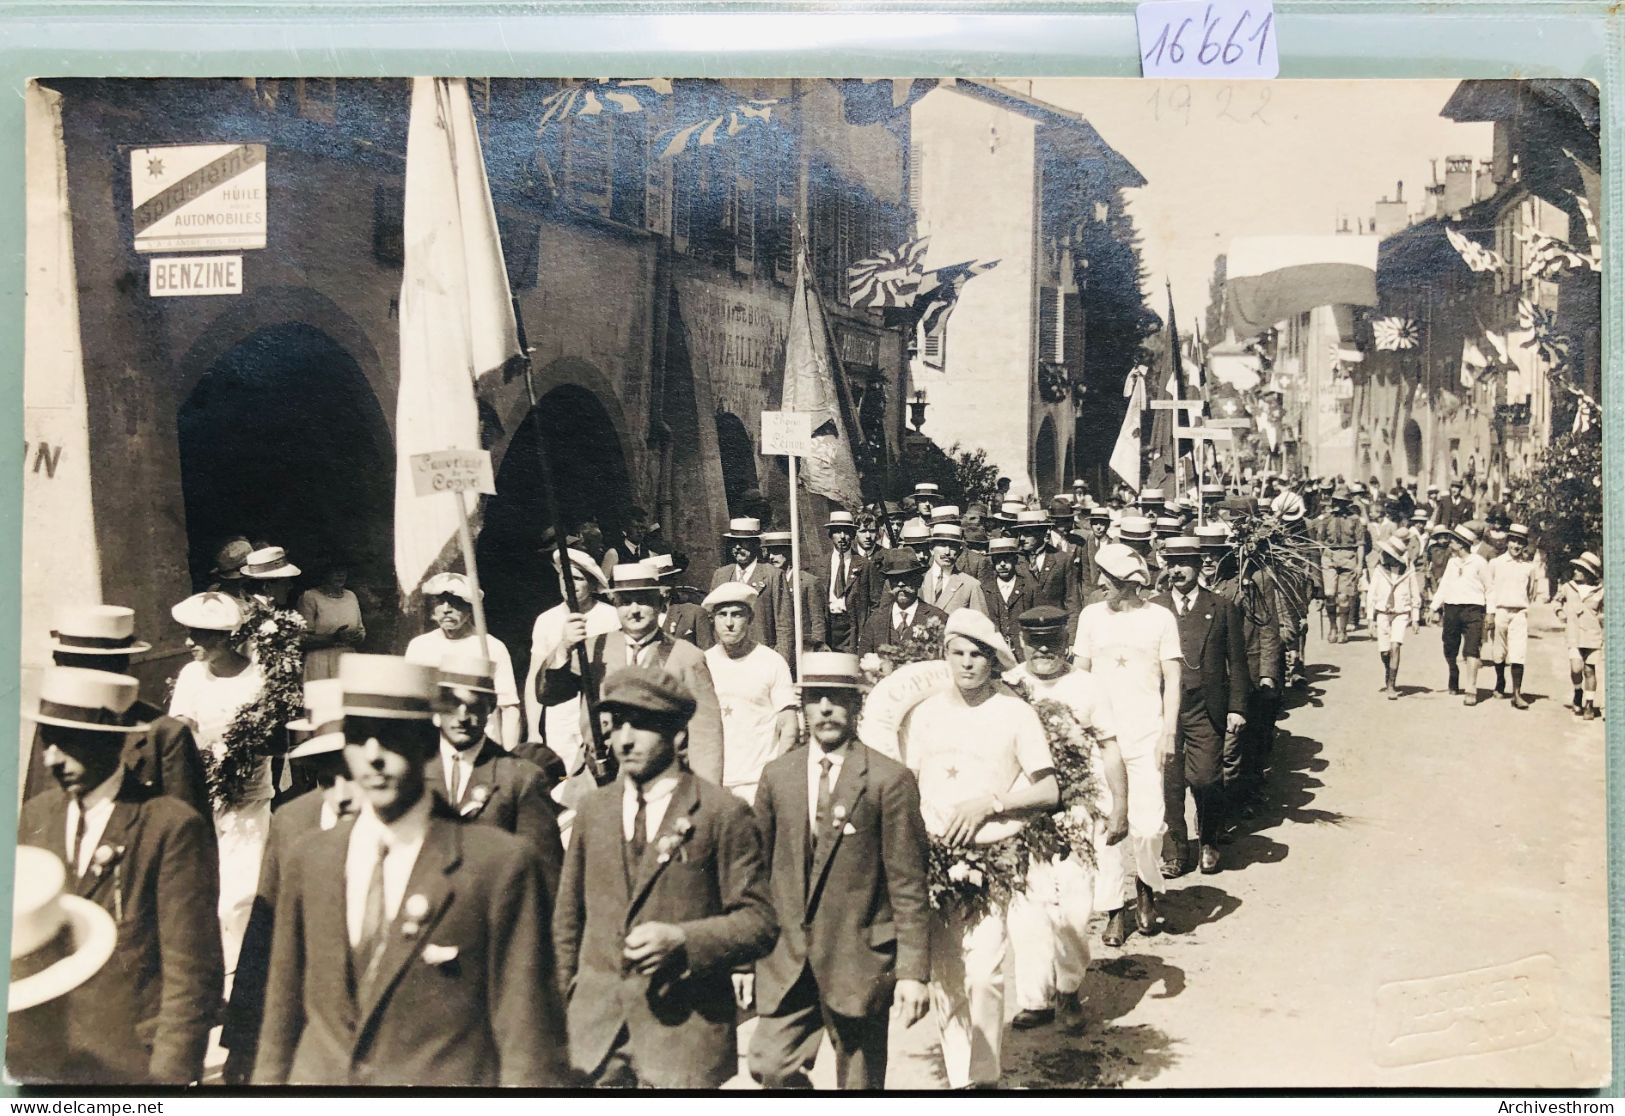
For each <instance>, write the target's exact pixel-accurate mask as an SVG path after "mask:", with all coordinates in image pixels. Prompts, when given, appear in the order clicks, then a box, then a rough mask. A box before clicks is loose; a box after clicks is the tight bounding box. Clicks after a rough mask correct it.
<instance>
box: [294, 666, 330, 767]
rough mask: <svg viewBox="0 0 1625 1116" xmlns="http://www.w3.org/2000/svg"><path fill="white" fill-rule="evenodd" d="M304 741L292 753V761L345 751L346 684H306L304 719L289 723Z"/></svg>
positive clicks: (320, 681) (322, 680)
mask: <svg viewBox="0 0 1625 1116" xmlns="http://www.w3.org/2000/svg"><path fill="white" fill-rule="evenodd" d="M288 729H289V731H290V732H296V733H302V734H304V739H303V740H301V741H300V742H299V744H298V745H297V746H296V747H295V748H294V749H293V750H292V751H290V752H289V753H288V758H289V759H291V760H301V759H310V758H311V757H313V756H325V755H331V754H332V753H334V752H342V751H343V750H344V684H343V683H342V682H340V681H339V680H338V679H337V678H318V679H315V680H313V681H310V682H306V683H305V713H304V716H302V717H299V718H296V719H295V720H292V721H289V722H288Z"/></svg>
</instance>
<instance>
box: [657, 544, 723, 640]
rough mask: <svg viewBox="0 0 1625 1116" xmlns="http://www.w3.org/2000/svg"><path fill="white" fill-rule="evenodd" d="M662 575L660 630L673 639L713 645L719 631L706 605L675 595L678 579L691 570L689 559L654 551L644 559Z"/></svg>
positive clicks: (658, 574) (659, 575)
mask: <svg viewBox="0 0 1625 1116" xmlns="http://www.w3.org/2000/svg"><path fill="white" fill-rule="evenodd" d="M643 561H644V562H645V564H647V565H649V566H652V567H653V568H654V571H655V574H656V576H658V577H659V578H660V630H661V631H663V632H665V633H666V634H667V635H669V636H671V638H673V639H686V640H688V641H689V642H690V643H692V644H693V645H694V646H695V647H698V648H699V649H700V650H701V651H704V650H705V649H706V648H707V647H709V646H711V643H712V641H713V640H715V639H716V634H715V633H714V632H712V631H711V618H710V617H709V616H707V615H706V613H705V609H704V608H702V607H701V606H700V605H697V604H694V603H692V602H689V601H680V600H677V599H676V597H675V594H676V589H677V579H678V578H680V577H682V576H683V574H684V573H686V572H687V570H688V559H687V558H686V557H683V556H681V555H674V554H652V555H650V556H649V557H648V558H646V559H643Z"/></svg>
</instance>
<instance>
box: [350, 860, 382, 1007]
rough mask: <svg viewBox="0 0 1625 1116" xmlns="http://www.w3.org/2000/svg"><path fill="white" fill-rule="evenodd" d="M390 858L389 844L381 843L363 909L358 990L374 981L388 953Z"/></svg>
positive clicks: (357, 957) (357, 947)
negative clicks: (386, 905)
mask: <svg viewBox="0 0 1625 1116" xmlns="http://www.w3.org/2000/svg"><path fill="white" fill-rule="evenodd" d="M388 859H389V845H388V844H387V843H385V842H384V841H379V842H378V855H377V859H376V860H374V861H373V865H372V878H371V879H369V880H368V881H367V898H366V901H365V902H364V903H363V905H362V908H361V940H360V941H359V942H357V943H356V960H357V961H359V962H361V964H360V965H359V966H358V968H357V971H358V973H359V976H360V979H359V981H358V984H357V987H360V988H365V987H366V986H367V983H368V982H369V981H371V980H372V977H373V972H374V970H375V969H377V967H378V959H379V958H380V957H381V956H383V952H384V939H385V934H384V930H385V928H386V926H387V925H388V922H389V920H388V918H386V917H385V914H384V861H386V860H388Z"/></svg>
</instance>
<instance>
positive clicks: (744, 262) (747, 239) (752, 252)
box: [733, 160, 756, 275]
mask: <svg viewBox="0 0 1625 1116" xmlns="http://www.w3.org/2000/svg"><path fill="white" fill-rule="evenodd" d="M747 165H748V164H747V163H746V161H745V160H740V169H741V170H744V169H746V167H747ZM733 195H734V196H733V203H734V204H733V234H734V270H735V271H737V272H738V273H739V274H741V275H755V274H756V181H755V179H753V178H747V177H746V176H745V175H744V174H739V175H736V176H735V178H734V191H733Z"/></svg>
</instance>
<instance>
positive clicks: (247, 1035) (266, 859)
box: [220, 678, 361, 1085]
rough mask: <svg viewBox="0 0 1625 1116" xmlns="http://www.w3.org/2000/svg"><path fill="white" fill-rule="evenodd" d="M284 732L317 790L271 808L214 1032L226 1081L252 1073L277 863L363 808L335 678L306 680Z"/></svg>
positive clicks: (241, 1080) (242, 1081)
mask: <svg viewBox="0 0 1625 1116" xmlns="http://www.w3.org/2000/svg"><path fill="white" fill-rule="evenodd" d="M288 732H289V733H290V734H291V735H292V736H293V738H294V739H295V741H296V743H295V744H294V747H293V748H292V749H291V750H290V751H289V752H288V762H289V763H291V764H293V765H294V768H295V769H296V770H303V771H304V772H306V773H308V774H309V776H310V780H309V781H310V782H312V783H314V784H315V788H316V789H314V790H311V791H306V792H305V793H303V794H300V795H298V796H296V797H294V798H292V799H289V800H288V801H287V802H284V803H283V804H282V805H281V806H280V807H279V808H278V809H277V811H276V812H275V813H273V814H272V815H271V834H270V837H269V838H268V839H267V840H266V842H265V855H264V856H263V857H262V858H261V859H260V876H259V888H258V890H257V892H256V893H255V896H254V907H253V910H252V912H251V913H250V914H249V917H248V929H247V930H246V931H244V933H243V947H242V950H241V951H240V952H239V953H238V955H237V968H236V970H235V972H234V973H233V975H232V981H231V1002H230V1003H229V1004H228V1005H227V1007H226V1019H225V1026H224V1027H223V1028H222V1030H221V1033H220V1045H221V1046H223V1047H225V1048H226V1050H228V1051H230V1054H229V1055H228V1056H227V1058H226V1066H225V1081H226V1084H228V1085H246V1084H247V1083H248V1081H249V1079H250V1078H251V1077H252V1076H253V1073H254V1058H255V1055H256V1054H257V1052H258V1050H259V1034H260V1020H261V1018H262V1017H263V1014H264V1011H265V981H266V976H267V974H268V971H269V969H270V964H271V930H272V922H273V920H274V918H275V916H276V900H277V890H278V888H279V886H280V885H281V882H282V867H283V865H284V864H286V863H287V861H288V859H289V858H290V857H291V856H292V855H293V849H294V846H295V845H297V844H298V843H299V842H300V841H301V840H303V839H304V837H305V836H306V835H308V834H311V833H317V832H325V831H327V830H329V829H332V828H334V827H335V826H337V825H338V824H339V823H340V822H342V821H344V820H346V819H348V818H353V817H355V815H356V814H357V813H358V812H359V811H360V809H361V792H360V789H359V788H358V787H357V786H356V784H355V783H354V781H352V780H351V778H350V768H349V765H348V764H347V763H346V762H345V760H344V687H343V685H342V684H341V683H340V682H339V680H338V679H337V678H321V679H314V680H312V681H309V682H306V683H305V709H304V715H303V716H301V717H298V718H296V719H294V720H292V721H289V722H288Z"/></svg>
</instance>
